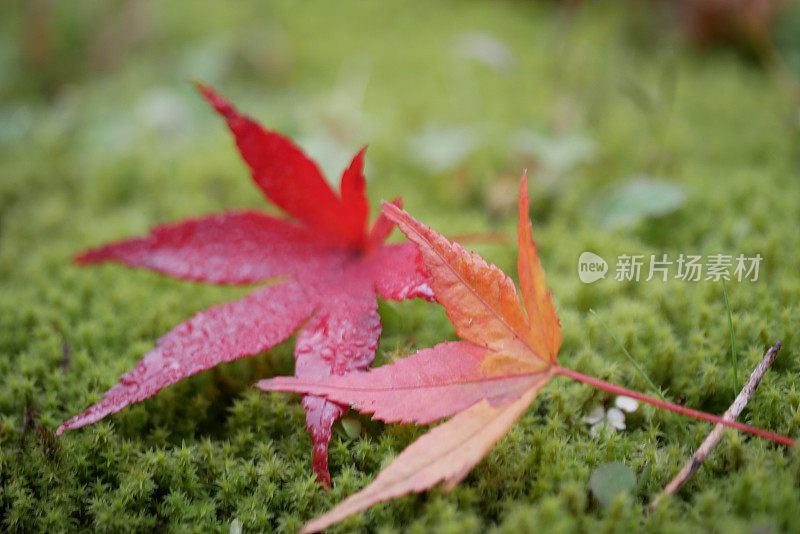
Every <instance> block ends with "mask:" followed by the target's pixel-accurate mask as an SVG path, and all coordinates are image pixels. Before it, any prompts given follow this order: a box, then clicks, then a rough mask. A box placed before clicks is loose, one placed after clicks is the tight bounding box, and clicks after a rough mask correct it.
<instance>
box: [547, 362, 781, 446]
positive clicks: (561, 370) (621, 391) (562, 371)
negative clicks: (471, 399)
mask: <svg viewBox="0 0 800 534" xmlns="http://www.w3.org/2000/svg"><path fill="white" fill-rule="evenodd" d="M554 372H555V374H557V375H561V376H566V377H568V378H571V379H573V380H577V381H578V382H583V383H584V384H589V385H590V386H594V387H596V388H599V389H602V390H605V391H608V392H609V393H613V394H615V395H625V396H626V397H631V398H632V399H636V400H638V401H641V402H646V403H647V404H652V405H653V406H656V407H658V408H663V409H664V410H669V411H671V412H675V413H677V414H680V415H686V416H689V417H693V418H694V419H700V420H703V421H708V422H709V423H716V424H721V425H725V426H728V427H731V428H735V429H737V430H741V431H742V432H747V433H748V434H752V435H754V436H760V437H762V438H766V439H769V440H771V441H774V442H776V443H780V444H782V445H787V446H789V447H791V446H793V445H794V440H792V439H790V438H787V437H786V436H781V435H780V434H775V433H773V432H768V431H766V430H762V429H760V428H756V427H754V426H750V425H745V424H744V423H739V422H738V421H728V420H725V419H723V418H722V417H718V416H716V415H712V414H710V413H706V412H701V411H699V410H693V409H691V408H687V407H686V406H681V405H679V404H672V403H671V402H666V401H662V400H659V399H656V398H653V397H650V396H648V395H644V394H642V393H639V392H638V391H633V390H631V389H627V388H623V387H620V386H617V385H614V384H611V383H609V382H606V381H604V380H600V379H599V378H594V377H592V376H587V375H585V374H583V373H579V372H578V371H573V370H572V369H567V368H566V367H561V366H557V367H556V368H555V370H554Z"/></svg>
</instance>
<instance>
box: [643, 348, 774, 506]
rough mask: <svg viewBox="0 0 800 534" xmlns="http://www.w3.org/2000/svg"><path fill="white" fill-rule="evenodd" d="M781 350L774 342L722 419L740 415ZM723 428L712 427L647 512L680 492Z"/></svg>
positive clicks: (727, 419)
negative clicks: (665, 498)
mask: <svg viewBox="0 0 800 534" xmlns="http://www.w3.org/2000/svg"><path fill="white" fill-rule="evenodd" d="M780 349H781V342H780V341H776V342H775V344H774V345H773V346H772V347H770V349H769V350H768V351H767V353H766V354H765V355H764V358H762V359H761V361H760V362H759V364H758V365H757V366H756V368H755V369H754V370H753V373H752V374H751V375H750V379H749V380H748V381H747V384H745V385H744V387H743V388H742V391H740V392H739V395H737V397H736V400H734V401H733V404H731V406H730V408H728V409H727V411H726V412H725V414H724V415H723V416H722V418H723V419H725V420H726V421H735V420H736V418H737V417H739V414H741V413H742V410H744V407H745V406H747V403H748V401H749V400H750V398H751V397H752V396H753V393H755V390H756V388H757V387H758V384H759V383H760V382H761V379H762V378H763V377H764V373H766V372H767V369H769V366H770V365H772V362H773V361H775V357H776V356H777V355H778V351H779V350H780ZM724 429H725V427H724V426H723V425H722V424H718V425H717V426H715V427H714V429H713V430H712V431H711V433H710V434H709V435H708V437H706V439H705V440H704V441H703V443H701V444H700V447H698V448H697V452H695V453H694V456H692V458H691V459H690V460H689V461H688V462H687V463H686V465H684V466H683V468H682V469H681V470H680V472H679V473H678V474H677V475H675V478H673V479H672V480H670V481H669V484H667V485H666V486H665V487H664V489H663V490H662V491H661V493H660V494H659V495H658V497H656V498H655V499H654V500H653V502H652V503H650V506H648V507H647V512H648V513H649V512H651V511H653V509H655V507H656V506H658V503H659V502H661V499H663V498H664V496H666V495H673V494H675V493H677V492H678V490H680V489H681V488H682V487H683V485H684V484H686V483H687V482H688V481H689V479H690V478H692V476H694V474H695V473H696V472H697V470H698V469H699V468H700V466H701V465H702V464H703V462H704V461H705V459H706V458H707V457H708V455H709V454H710V453H711V451H712V450H713V449H714V447H716V446H717V443H719V440H720V439H722V431H723V430H724Z"/></svg>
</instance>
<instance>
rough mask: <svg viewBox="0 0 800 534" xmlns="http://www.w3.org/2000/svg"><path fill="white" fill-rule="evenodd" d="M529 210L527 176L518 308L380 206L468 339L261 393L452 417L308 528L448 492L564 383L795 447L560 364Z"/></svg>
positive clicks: (267, 384) (472, 266) (434, 236)
mask: <svg viewBox="0 0 800 534" xmlns="http://www.w3.org/2000/svg"><path fill="white" fill-rule="evenodd" d="M528 211H529V205H528V186H527V179H526V177H525V176H523V178H522V185H521V187H520V194H519V224H518V240H519V259H518V264H517V267H518V270H519V278H520V289H521V293H522V301H520V298H519V295H518V294H517V291H516V289H515V287H514V283H513V281H512V280H511V279H510V278H509V277H508V276H507V275H506V274H505V273H504V272H503V271H501V270H500V269H499V268H498V267H496V266H495V265H489V264H487V262H486V261H485V260H484V259H483V258H482V257H481V256H479V255H478V254H475V253H470V252H468V251H466V250H465V249H464V248H463V247H461V246H460V245H459V244H457V243H452V242H450V241H448V240H447V239H446V238H445V237H443V236H442V235H440V234H438V233H437V232H435V231H434V230H431V229H430V228H428V227H426V226H425V225H423V224H421V223H419V222H418V221H416V220H415V219H413V218H412V217H411V216H409V215H408V214H407V213H406V212H405V211H403V210H401V209H400V208H398V207H396V206H393V205H391V204H386V203H384V204H383V212H384V214H385V215H386V216H387V217H388V218H389V219H390V220H392V221H394V222H395V223H396V224H397V226H398V227H399V228H400V230H402V231H403V233H404V234H406V236H407V237H408V239H409V240H411V241H412V242H414V243H416V244H417V246H418V248H419V250H420V253H421V255H422V259H423V261H424V263H425V265H426V266H427V268H428V270H429V271H430V275H431V282H430V285H431V287H432V289H433V291H434V294H435V295H436V300H437V301H438V302H439V303H440V304H441V305H442V306H444V308H445V311H446V313H447V316H448V317H449V318H450V321H451V322H452V323H453V325H454V326H455V329H456V333H457V334H458V336H459V337H460V338H461V339H462V340H463V341H456V342H448V343H441V344H439V345H437V346H435V347H432V348H430V349H425V350H422V351H420V352H418V353H416V354H414V355H411V356H409V357H407V358H404V359H402V360H399V361H397V362H395V363H393V364H391V365H385V366H382V367H378V368H376V369H372V370H371V371H369V372H367V373H363V374H359V375H346V376H341V377H330V378H325V379H319V380H316V379H306V378H300V377H276V378H273V379H269V380H262V381H261V382H259V384H258V387H260V388H261V389H264V390H271V391H293V392H297V393H303V394H312V395H319V396H321V397H325V398H326V399H327V400H329V401H333V402H338V403H342V404H350V405H351V406H352V407H354V408H355V409H357V410H359V411H360V412H362V413H371V414H373V417H374V418H376V419H380V420H382V421H386V422H398V421H400V422H414V423H417V424H427V423H431V422H434V421H437V420H439V419H442V418H444V417H448V416H453V417H452V418H451V419H450V420H448V421H447V422H445V423H443V424H441V425H439V426H437V427H435V428H434V429H432V430H431V431H430V432H428V433H427V434H425V435H423V436H422V437H420V438H419V439H417V440H416V441H415V442H414V443H412V444H411V445H409V446H408V447H407V448H406V449H405V450H404V451H403V452H402V453H400V454H399V455H398V456H397V457H396V458H395V459H394V460H393V461H392V462H391V463H390V464H389V465H388V466H387V467H386V468H385V469H384V470H383V471H381V472H380V473H379V474H378V476H377V477H376V478H375V480H373V481H372V483H371V484H369V485H368V486H367V487H366V488H364V489H362V490H361V491H359V492H357V493H355V494H353V495H351V496H350V497H348V498H347V499H345V500H344V501H342V502H341V503H339V504H338V505H337V506H336V507H334V508H333V509H332V510H330V511H329V512H327V513H325V514H323V515H322V516H320V517H318V518H316V519H314V520H312V521H311V522H309V523H307V524H306V525H305V526H304V527H303V529H302V530H301V532H316V531H319V530H322V529H324V528H326V527H328V526H330V525H332V524H334V523H336V522H338V521H341V520H342V519H344V518H345V517H348V516H350V515H352V514H355V513H357V512H359V511H361V510H364V509H366V508H368V507H370V506H372V505H373V504H375V503H378V502H381V501H386V500H389V499H392V498H395V497H399V496H401V495H404V494H406V493H410V492H421V491H424V490H426V489H428V488H430V487H432V486H434V485H436V484H438V483H440V482H442V483H443V488H444V490H445V491H449V490H450V489H452V488H453V487H454V486H455V485H456V484H457V483H458V482H460V481H461V480H462V479H463V478H464V477H465V476H466V475H467V474H468V473H469V471H470V470H471V469H472V468H473V467H474V466H475V465H476V464H477V463H478V462H480V461H481V459H482V458H483V457H484V456H485V455H486V454H487V453H488V452H489V451H490V450H491V448H492V447H493V446H494V444H495V443H497V441H499V440H500V439H501V438H502V437H503V436H504V435H505V434H506V433H507V432H508V431H509V430H510V429H511V427H512V426H514V424H515V423H516V422H517V420H518V419H519V418H520V417H521V416H522V414H523V413H524V412H525V410H526V409H527V407H528V406H529V405H530V404H531V403H532V402H533V400H534V399H535V398H536V395H537V394H538V393H539V391H540V390H541V389H542V387H544V386H545V385H546V384H547V382H548V381H549V380H550V379H551V378H552V377H554V376H556V375H563V376H567V377H570V378H573V379H575V380H579V381H581V382H585V383H588V384H590V385H593V386H595V387H599V388H601V389H604V390H606V391H609V392H611V393H615V394H619V395H626V396H629V397H633V398H635V399H638V400H641V401H643V402H647V403H650V404H653V405H656V406H658V407H661V408H665V409H667V410H671V411H674V412H677V413H681V414H684V415H689V416H691V417H695V418H697V419H703V420H706V421H710V422H714V423H723V424H725V425H727V426H730V427H734V428H738V429H740V430H743V431H745V432H749V433H751V434H756V435H759V436H762V437H766V438H768V439H772V440H774V441H777V442H779V443H783V444H786V445H792V444H793V441H792V440H790V439H789V438H786V437H784V436H779V435H777V434H773V433H771V432H767V431H764V430H761V429H758V428H754V427H751V426H748V425H744V424H742V423H738V422H728V421H724V420H722V419H721V418H719V417H717V416H714V415H711V414H707V413H704V412H699V411H697V410H692V409H690V408H686V407H683V406H679V405H675V404H671V403H668V402H663V401H660V400H658V399H654V398H651V397H648V396H646V395H643V394H641V393H638V392H635V391H631V390H628V389H626V388H622V387H619V386H615V385H613V384H609V383H608V382H604V381H602V380H599V379H596V378H593V377H590V376H586V375H583V374H581V373H578V372H576V371H573V370H571V369H567V368H565V367H562V366H561V365H559V364H558V362H557V360H556V357H557V355H558V349H559V347H560V346H561V324H560V323H559V320H558V315H557V313H556V310H555V306H554V305H553V300H552V297H551V295H550V292H549V291H548V289H547V286H546V284H545V277H544V271H543V269H542V266H541V264H540V263H539V259H538V257H537V255H536V246H535V245H534V243H533V240H532V238H531V224H530V220H529V219H528Z"/></svg>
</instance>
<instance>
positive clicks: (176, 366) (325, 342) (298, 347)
mask: <svg viewBox="0 0 800 534" xmlns="http://www.w3.org/2000/svg"><path fill="white" fill-rule="evenodd" d="M198 88H199V90H200V92H201V93H202V95H203V96H204V97H205V98H206V99H207V100H208V101H209V102H210V103H211V105H212V106H214V108H215V109H216V110H217V112H219V113H220V114H221V115H222V116H223V117H224V118H225V120H226V121H227V123H228V127H229V128H230V130H231V132H232V133H233V135H234V137H235V139H236V145H237V146H238V148H239V152H240V153H241V155H242V158H243V159H244V160H245V162H246V163H247V165H248V166H249V167H250V169H251V171H252V176H253V180H255V182H256V184H257V185H258V186H259V187H260V188H261V189H262V191H263V192H264V194H265V195H266V196H267V198H268V199H270V200H271V201H272V202H274V203H275V204H276V205H277V206H279V207H280V208H282V209H283V210H284V211H286V212H287V213H288V214H289V215H291V216H292V217H294V219H296V220H291V219H280V218H276V217H272V216H270V215H267V214H264V213H259V212H256V211H232V212H226V213H222V214H219V215H210V216H207V217H203V218H198V219H192V220H188V221H184V222H180V223H177V224H171V225H165V226H159V227H157V228H154V229H153V230H152V231H151V232H150V234H149V235H148V236H146V237H143V238H137V239H130V240H126V241H121V242H117V243H111V244H108V245H105V246H103V247H100V248H97V249H92V250H89V251H87V252H85V253H83V254H81V255H79V256H78V257H77V258H76V261H77V262H78V263H79V264H81V265H86V264H90V263H98V262H102V261H118V262H122V263H124V264H127V265H129V266H135V267H146V268H149V269H152V270H154V271H158V272H160V273H163V274H168V275H171V276H174V277H176V278H180V279H186V280H193V281H200V282H209V283H214V284H250V283H255V282H262V281H265V280H270V279H274V278H275V277H278V276H285V277H287V279H286V280H285V281H282V282H281V283H278V284H275V285H271V286H269V287H265V288H262V289H258V290H256V291H254V292H253V293H251V294H250V295H248V296H247V297H245V298H243V299H241V300H238V301H235V302H230V303H227V304H222V305H220V306H215V307H213V308H210V309H208V310H206V311H203V312H200V313H198V314H197V315H195V316H194V317H193V318H191V319H190V320H188V321H186V322H185V323H182V324H180V325H178V326H177V327H175V328H174V329H173V330H171V331H170V332H169V333H167V334H166V335H165V336H163V337H162V338H161V339H159V340H158V342H157V344H156V348H154V349H153V350H152V351H150V352H148V353H147V354H146V355H145V356H144V358H142V360H141V361H139V363H137V364H136V366H135V367H134V368H133V370H132V371H130V372H128V373H126V374H124V375H122V377H120V380H119V383H118V384H117V385H115V386H114V387H112V388H111V389H109V390H108V391H107V392H106V393H105V394H104V396H103V400H102V401H100V402H98V403H97V404H95V405H94V406H92V407H90V408H89V409H88V410H86V411H85V412H83V413H82V414H80V415H77V416H75V417H73V418H72V419H70V420H69V421H67V422H65V423H64V424H62V425H61V426H60V427H59V429H58V431H57V433H58V434H62V433H63V432H64V431H65V430H68V429H74V428H79V427H82V426H84V425H88V424H91V423H94V422H96V421H99V420H100V419H102V418H104V417H105V416H107V415H109V414H112V413H115V412H118V411H119V410H121V409H122V408H124V407H125V406H127V405H128V404H132V403H135V402H140V401H143V400H145V399H148V398H150V397H152V396H153V395H155V394H156V393H157V392H158V391H159V390H161V388H163V387H165V386H168V385H170V384H173V383H175V382H177V381H179V380H181V379H183V378H186V377H188V376H191V375H194V374H196V373H199V372H201V371H204V370H206V369H209V368H211V367H213V366H215V365H216V364H218V363H220V362H226V361H231V360H235V359H237V358H241V357H243V356H249V355H252V354H257V353H259V352H262V351H264V350H266V349H269V348H271V347H273V346H275V345H276V344H278V343H281V342H282V341H285V340H286V339H287V338H288V337H289V336H290V335H292V333H293V332H295V331H296V330H298V329H299V330H300V331H299V333H298V335H297V341H296V343H295V359H296V363H295V374H296V375H297V376H298V377H306V378H322V377H325V376H328V375H345V374H347V373H352V372H361V371H364V370H366V369H367V368H368V367H369V366H370V364H371V363H372V361H373V360H374V358H375V349H376V347H377V345H378V337H379V336H380V332H381V322H380V317H379V316H378V312H377V306H378V304H377V301H376V298H375V296H376V294H377V295H378V296H380V297H381V298H383V299H391V300H404V299H408V298H414V297H422V298H424V299H427V300H433V292H432V290H431V288H430V286H429V285H428V274H427V270H426V268H425V266H424V264H423V263H422V261H421V259H420V256H419V254H418V252H417V250H416V247H415V246H414V245H413V244H412V243H399V244H389V245H387V244H384V241H385V239H386V238H387V237H388V236H389V234H390V233H391V231H392V228H393V227H394V226H393V224H392V223H391V222H390V221H389V220H388V219H387V218H385V217H384V216H383V215H382V214H381V215H380V216H379V217H378V219H377V221H376V222H375V225H374V226H373V228H372V230H371V231H370V232H369V233H367V231H366V230H367V229H366V224H367V218H368V215H369V205H368V203H367V198H366V196H365V192H364V190H365V187H366V182H365V180H364V175H363V166H364V150H363V149H362V150H361V151H360V152H359V153H358V154H356V156H355V157H354V158H353V161H352V163H351V164H350V166H349V167H348V168H347V169H346V170H345V171H344V174H343V175H342V181H341V195H340V196H337V195H336V193H335V192H334V191H333V190H332V189H331V188H330V186H329V185H328V184H327V182H326V181H325V179H324V177H323V176H322V174H321V172H320V171H319V169H318V168H317V166H316V165H315V164H314V162H313V161H311V160H310V159H309V158H308V157H306V156H305V154H303V152H302V151H301V150H300V149H299V148H298V147H296V146H295V145H294V144H293V143H292V142H291V141H290V140H289V139H287V138H286V137H283V136H282V135H280V134H278V133H276V132H272V131H268V130H265V129H264V128H262V127H261V126H260V125H259V124H258V123H257V122H256V121H254V120H253V119H251V118H249V117H247V116H245V115H242V114H240V113H239V112H238V111H237V110H236V109H234V107H233V106H232V105H231V104H230V103H229V102H228V101H227V100H225V99H224V98H223V97H222V96H220V95H219V94H217V93H216V92H214V90H213V89H211V88H210V87H207V86H205V85H201V84H198ZM398 204H399V201H398ZM305 321H308V323H307V324H305V325H304V326H301V325H303V323H304V322H305ZM303 406H304V408H305V410H306V425H307V428H308V430H309V431H310V433H311V439H312V442H313V449H314V452H313V469H314V472H315V473H316V474H317V480H318V481H319V482H320V483H321V484H323V485H324V486H330V475H329V473H328V442H329V441H330V438H331V425H332V424H333V422H334V421H335V420H336V419H337V418H338V417H339V416H341V415H342V413H344V411H345V409H346V408H345V407H344V406H342V405H341V404H338V403H335V402H331V401H327V400H325V399H324V398H322V397H319V396H314V395H306V396H304V397H303Z"/></svg>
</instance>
